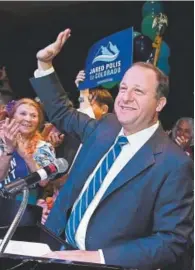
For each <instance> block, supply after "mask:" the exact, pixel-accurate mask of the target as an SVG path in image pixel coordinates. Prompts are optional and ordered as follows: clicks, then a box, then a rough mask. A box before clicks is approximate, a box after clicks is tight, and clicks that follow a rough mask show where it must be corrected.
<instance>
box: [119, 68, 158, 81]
mask: <svg viewBox="0 0 195 270" xmlns="http://www.w3.org/2000/svg"><path fill="white" fill-rule="evenodd" d="M151 81H153V82H157V79H156V74H155V72H154V71H153V70H151V69H149V68H145V67H141V66H138V65H137V66H133V67H131V68H129V69H128V70H127V71H126V73H125V74H124V76H123V78H122V81H121V84H128V83H129V82H133V83H135V84H137V85H140V84H143V83H144V84H146V83H150V82H151Z"/></svg>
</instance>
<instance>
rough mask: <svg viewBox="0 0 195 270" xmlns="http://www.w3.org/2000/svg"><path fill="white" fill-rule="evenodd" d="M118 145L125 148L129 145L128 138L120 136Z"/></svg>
mask: <svg viewBox="0 0 195 270" xmlns="http://www.w3.org/2000/svg"><path fill="white" fill-rule="evenodd" d="M116 143H117V144H119V145H120V146H121V147H123V146H124V145H125V144H127V143H128V140H127V137H125V136H119V137H118V140H117V142H116Z"/></svg>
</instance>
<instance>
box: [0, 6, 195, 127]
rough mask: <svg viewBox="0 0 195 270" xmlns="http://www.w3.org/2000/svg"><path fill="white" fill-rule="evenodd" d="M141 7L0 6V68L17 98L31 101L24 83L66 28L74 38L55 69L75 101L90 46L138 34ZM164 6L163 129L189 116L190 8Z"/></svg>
mask: <svg viewBox="0 0 195 270" xmlns="http://www.w3.org/2000/svg"><path fill="white" fill-rule="evenodd" d="M143 3H144V2H140V1H137V2H132V1H131V2H15V1H14V2H0V37H1V38H0V64H4V65H5V66H6V67H7V72H8V76H9V79H10V82H11V86H12V89H13V90H14V93H15V94H16V96H17V97H24V96H25V97H26V96H28V97H35V93H34V92H33V89H32V88H31V86H30V83H29V81H28V78H29V77H31V76H33V72H34V70H35V69H36V58H35V55H36V52H37V51H38V50H39V49H41V48H43V47H44V46H46V45H47V44H49V43H50V42H52V41H54V40H55V38H56V36H57V34H58V33H59V32H60V31H61V30H63V29H65V28H67V27H69V28H71V30H72V36H71V38H70V39H69V41H68V42H67V44H66V45H65V47H64V49H63V51H62V52H61V54H60V55H59V56H58V57H57V58H56V59H55V62H54V65H55V68H56V70H57V73H58V75H59V77H60V79H61V82H62V84H63V86H64V87H65V88H66V90H67V91H68V92H70V98H71V99H72V100H73V101H74V102H76V100H77V97H78V91H76V87H75V85H74V80H75V76H76V74H77V73H78V71H79V70H81V69H83V68H84V63H85V58H86V56H87V51H88V49H89V48H90V46H91V45H92V44H93V43H94V42H96V41H98V40H99V39H101V38H103V37H104V36H106V35H110V34H112V33H114V32H116V31H120V30H123V29H124V28H127V27H130V26H134V29H135V30H137V31H139V32H140V31H141V21H142V13H141V12H142V6H143ZM163 5H164V8H165V13H166V14H167V16H168V18H169V26H168V28H167V30H166V33H165V37H164V40H165V41H166V42H167V44H168V45H169V47H170V48H171V57H170V59H169V64H170V67H171V74H170V95H169V99H168V105H167V106H166V108H165V109H164V111H163V112H162V114H161V120H162V123H163V126H164V127H165V128H170V127H171V126H172V124H173V123H174V122H175V121H176V120H177V119H178V118H180V117H182V116H189V117H193V109H194V106H193V101H194V94H193V91H194V90H193V89H194V80H193V78H194V76H193V75H194V70H193V69H194V55H193V51H194V23H193V22H194V3H193V2H184V1H183V2H176V1H164V2H163ZM45 91H46V92H47V90H45ZM113 95H114V96H115V95H116V89H113Z"/></svg>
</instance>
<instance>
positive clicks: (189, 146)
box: [171, 117, 194, 159]
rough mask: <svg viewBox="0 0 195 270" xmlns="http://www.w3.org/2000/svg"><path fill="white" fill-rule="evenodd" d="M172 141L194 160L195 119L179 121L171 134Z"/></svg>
mask: <svg viewBox="0 0 195 270" xmlns="http://www.w3.org/2000/svg"><path fill="white" fill-rule="evenodd" d="M171 138H172V140H173V141H174V142H175V143H176V144H177V145H178V146H179V147H181V148H182V149H183V151H184V152H185V153H186V154H187V155H188V156H190V157H191V158H192V159H194V119H193V118H190V117H182V118H180V119H178V120H177V122H176V123H175V125H174V126H173V129H172V132H171Z"/></svg>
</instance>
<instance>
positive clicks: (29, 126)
mask: <svg viewBox="0 0 195 270" xmlns="http://www.w3.org/2000/svg"><path fill="white" fill-rule="evenodd" d="M13 117H14V118H15V119H16V120H17V121H18V122H20V132H21V134H23V135H30V134H34V133H35V131H36V130H37V128H38V125H39V114H38V111H37V109H36V108H35V107H34V106H33V105H30V104H21V105H20V106H18V107H17V109H16V111H15V113H14V116H13Z"/></svg>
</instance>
